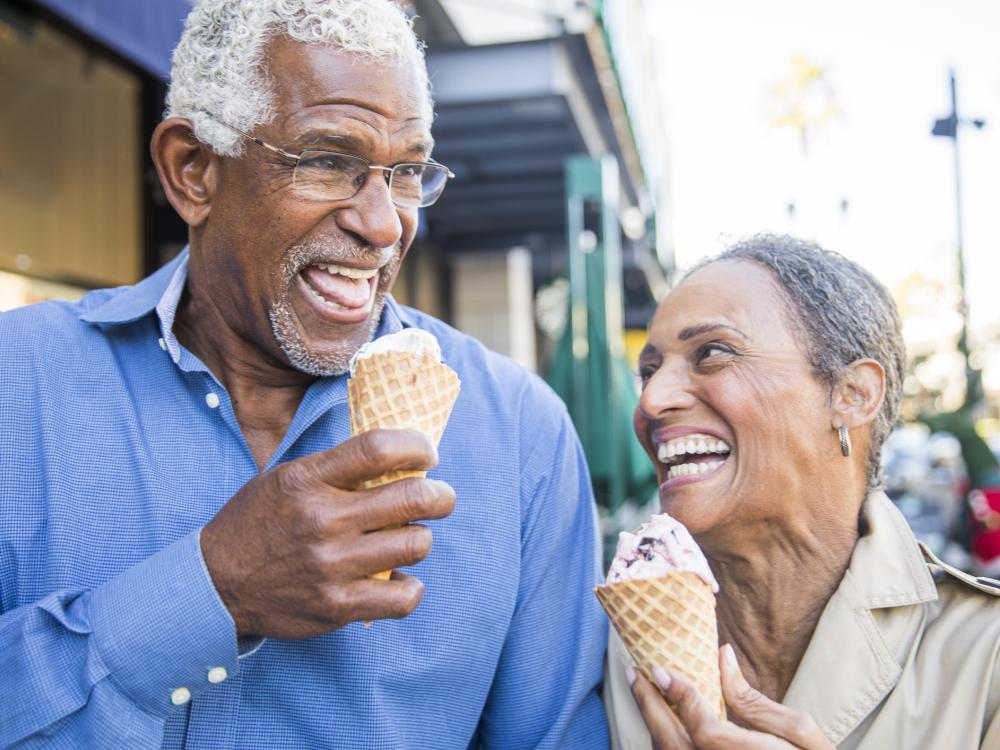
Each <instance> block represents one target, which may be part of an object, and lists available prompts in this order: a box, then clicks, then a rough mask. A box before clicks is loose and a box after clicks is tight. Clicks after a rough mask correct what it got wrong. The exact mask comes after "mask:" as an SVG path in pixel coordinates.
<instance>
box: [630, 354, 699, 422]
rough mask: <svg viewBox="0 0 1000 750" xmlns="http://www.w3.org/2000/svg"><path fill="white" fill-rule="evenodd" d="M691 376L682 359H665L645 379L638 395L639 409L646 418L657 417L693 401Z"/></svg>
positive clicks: (679, 408) (690, 405)
mask: <svg viewBox="0 0 1000 750" xmlns="http://www.w3.org/2000/svg"><path fill="white" fill-rule="evenodd" d="M695 400H696V399H695V396H694V394H693V392H692V383H691V377H690V374H689V372H688V368H687V364H686V363H685V362H683V361H678V360H673V361H665V362H664V363H663V364H662V365H661V366H660V367H659V369H657V371H656V372H655V373H653V375H652V377H650V378H649V380H647V381H646V387H645V388H643V390H642V393H641V394H640V396H639V411H640V412H641V413H642V416H644V417H645V418H646V419H659V418H661V417H662V416H665V415H667V414H669V413H671V412H676V411H682V410H684V409H689V408H691V407H692V406H693V405H694V403H695Z"/></svg>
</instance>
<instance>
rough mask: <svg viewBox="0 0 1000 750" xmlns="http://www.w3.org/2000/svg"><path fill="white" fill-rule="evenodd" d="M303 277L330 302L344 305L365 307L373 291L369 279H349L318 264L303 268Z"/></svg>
mask: <svg viewBox="0 0 1000 750" xmlns="http://www.w3.org/2000/svg"><path fill="white" fill-rule="evenodd" d="M302 277H303V278H304V279H305V280H306V283H308V284H309V286H311V287H312V288H313V289H315V290H316V291H317V292H319V293H320V294H321V295H322V296H323V297H325V298H326V299H327V300H328V301H330V302H336V303H337V304H338V305H341V306H343V307H352V308H357V307H364V306H365V305H366V304H368V297H369V293H370V291H371V287H370V286H369V283H370V282H369V280H368V279H349V278H347V277H346V276H340V275H336V274H332V273H328V272H326V271H324V270H323V269H322V268H317V267H316V266H306V267H305V268H303V269H302Z"/></svg>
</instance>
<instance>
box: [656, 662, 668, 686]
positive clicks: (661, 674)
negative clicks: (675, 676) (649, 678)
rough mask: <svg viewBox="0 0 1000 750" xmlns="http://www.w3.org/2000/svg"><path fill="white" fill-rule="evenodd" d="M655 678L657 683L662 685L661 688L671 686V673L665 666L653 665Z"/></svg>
mask: <svg viewBox="0 0 1000 750" xmlns="http://www.w3.org/2000/svg"><path fill="white" fill-rule="evenodd" d="M653 679H654V680H656V684H657V685H659V686H660V689H661V690H666V689H667V688H668V687H670V675H669V674H667V670H665V669H664V668H663V667H653Z"/></svg>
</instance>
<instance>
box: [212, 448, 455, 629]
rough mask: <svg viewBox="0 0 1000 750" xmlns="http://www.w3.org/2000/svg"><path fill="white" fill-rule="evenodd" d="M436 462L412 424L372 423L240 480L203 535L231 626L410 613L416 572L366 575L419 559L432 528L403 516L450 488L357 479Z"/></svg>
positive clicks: (450, 494)
mask: <svg viewBox="0 0 1000 750" xmlns="http://www.w3.org/2000/svg"><path fill="white" fill-rule="evenodd" d="M436 464H437V451H436V450H435V448H434V446H433V445H432V444H431V442H430V441H429V440H428V439H427V438H426V437H425V436H424V435H422V434H421V433H419V432H416V431H414V430H372V431H371V432H366V433H364V434H362V435H359V436H358V437H355V438H352V439H351V440H348V441H347V442H346V443H343V444H342V445H339V446H337V447H336V448H332V449H330V450H328V451H323V452H322V453H315V454H313V455H310V456H306V457H304V458H300V459H298V460H296V461H290V462H288V463H286V464H282V465H280V466H277V467H275V468H274V469H272V470H271V471H268V472H266V473H264V474H261V475H259V476H257V477H255V478H254V479H253V480H251V481H250V482H248V483H247V484H246V485H244V486H243V488H242V489H241V490H240V491H239V492H237V493H236V495H234V496H233V497H232V498H231V499H230V500H229V501H228V502H227V503H226V504H225V505H224V506H223V508H222V509H221V510H220V511H219V513H218V514H217V515H216V516H215V518H213V519H212V520H211V521H210V522H209V523H208V525H206V526H205V528H204V529H203V530H202V534H201V547H202V554H203V555H204V557H205V563H206V565H207V566H208V571H209V573H210V575H211V577H212V582H213V583H214V584H215V588H216V589H217V590H218V592H219V595H220V596H221V597H222V601H223V603H224V604H225V605H226V608H227V609H228V610H229V613H230V614H231V615H232V617H233V620H235V622H236V630H237V633H239V635H241V636H269V637H273V638H307V637H309V636H313V635H318V634H320V633H326V632H328V631H330V630H335V629H336V628H339V627H341V626H343V625H346V624H347V623H349V622H353V621H354V620H376V619H380V618H386V617H405V616H406V615H408V614H409V613H410V612H412V611H413V610H414V608H416V606H417V605H418V604H419V603H420V600H421V599H422V598H423V593H424V587H423V584H422V583H421V582H420V581H419V580H417V579H416V578H413V577H412V576H408V575H405V574H403V573H399V572H398V571H397V572H394V573H393V576H392V579H391V580H388V581H378V580H373V579H370V578H369V577H368V576H370V575H372V574H374V573H377V572H379V571H382V570H389V569H395V568H399V567H403V566H407V565H413V564H415V563H417V562H420V561H421V560H423V559H424V557H426V556H427V553H428V552H430V550H431V532H430V530H429V529H428V528H427V527H425V526H420V525H416V524H412V522H413V521H421V520H427V519H432V518H443V517H444V516H447V515H448V514H449V513H451V511H452V509H453V508H454V507H455V493H454V491H453V490H452V488H451V487H450V486H448V485H447V484H445V483H444V482H439V481H435V480H433V479H417V478H410V479H403V480H400V481H398V482H393V483H392V484H388V485H385V486H383V487H379V488H377V489H372V490H359V489H357V488H358V487H360V486H361V484H362V483H363V482H364V481H365V480H368V479H374V478H376V477H379V476H382V475H383V474H385V473H387V472H389V471H394V470H399V469H407V470H414V471H417V470H428V469H431V468H433V467H434V466H435V465H436ZM392 527H398V528H392ZM387 529H388V530H387Z"/></svg>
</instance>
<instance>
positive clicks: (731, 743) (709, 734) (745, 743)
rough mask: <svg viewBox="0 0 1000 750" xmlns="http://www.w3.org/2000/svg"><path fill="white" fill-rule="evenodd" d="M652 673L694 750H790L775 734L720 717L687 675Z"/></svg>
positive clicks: (673, 671)
mask: <svg viewBox="0 0 1000 750" xmlns="http://www.w3.org/2000/svg"><path fill="white" fill-rule="evenodd" d="M653 676H654V677H655V678H656V681H657V683H658V684H659V685H660V688H661V689H662V690H663V693H664V695H666V696H667V700H668V701H670V704H671V705H672V706H673V707H674V712H675V714H676V716H677V718H678V719H679V720H680V723H681V724H682V725H683V726H684V729H685V730H686V731H687V735H688V737H690V742H691V746H692V747H694V748H697V750H734V749H735V748H739V749H740V750H751V748H753V750H758V749H759V750H793V748H792V746H791V745H789V744H788V743H787V742H785V741H784V740H781V739H778V738H777V737H769V736H767V735H764V734H760V733H758V732H749V731H747V730H745V729H740V728H739V727H738V726H736V725H735V724H731V723H730V722H728V721H724V720H720V719H719V717H718V716H717V715H716V714H715V712H714V711H713V710H712V707H711V706H709V705H708V701H706V700H705V698H704V696H702V694H701V693H699V692H698V689H697V688H696V687H695V686H694V683H693V682H691V680H689V679H688V678H687V677H685V676H684V675H682V674H681V673H680V672H678V671H676V670H672V671H670V672H667V671H665V670H663V669H661V668H659V667H657V668H656V669H655V670H653Z"/></svg>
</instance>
